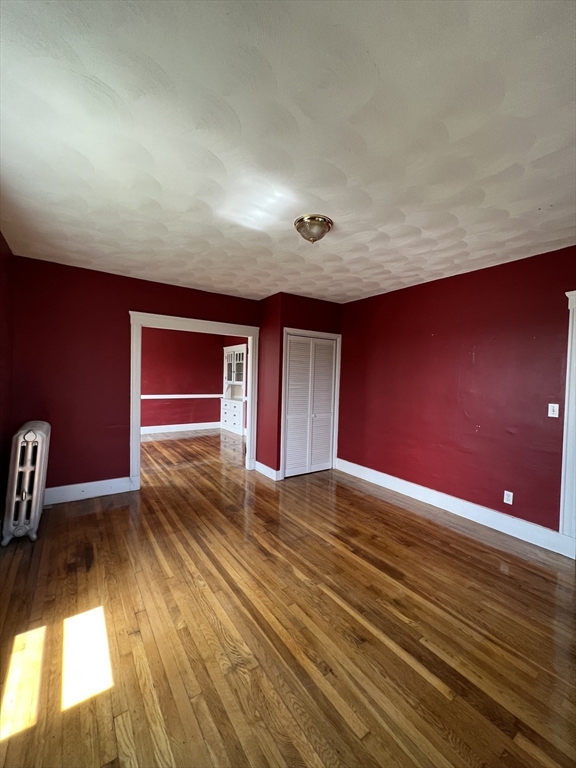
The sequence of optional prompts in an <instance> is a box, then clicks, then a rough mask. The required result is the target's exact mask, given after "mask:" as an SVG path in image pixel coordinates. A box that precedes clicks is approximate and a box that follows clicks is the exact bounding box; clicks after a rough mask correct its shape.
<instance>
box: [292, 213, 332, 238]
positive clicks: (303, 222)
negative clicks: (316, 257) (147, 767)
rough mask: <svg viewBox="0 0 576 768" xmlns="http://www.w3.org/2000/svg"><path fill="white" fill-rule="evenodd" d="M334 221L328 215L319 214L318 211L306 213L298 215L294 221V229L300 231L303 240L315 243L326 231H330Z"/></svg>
mask: <svg viewBox="0 0 576 768" xmlns="http://www.w3.org/2000/svg"><path fill="white" fill-rule="evenodd" d="M333 224H334V222H333V221H332V219H329V218H328V216H321V215H320V214H319V213H308V214H306V216H298V218H297V219H296V221H295V222H294V226H295V227H296V230H297V231H298V232H300V234H301V235H302V237H303V238H304V240H309V241H310V242H311V243H315V242H316V241H317V240H322V238H323V237H324V235H325V234H326V233H327V232H330V230H331V229H332V225H333Z"/></svg>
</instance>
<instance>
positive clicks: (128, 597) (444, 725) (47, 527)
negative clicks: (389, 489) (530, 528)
mask: <svg viewBox="0 0 576 768" xmlns="http://www.w3.org/2000/svg"><path fill="white" fill-rule="evenodd" d="M142 451H143V489H142V491H141V492H140V493H133V494H124V495H118V496H110V497H105V498H101V499H94V500H86V501H82V502H75V503H70V504H62V505H58V506H55V507H53V508H52V509H49V510H47V511H46V512H45V514H44V515H43V518H42V523H41V530H40V535H39V538H38V541H37V542H36V543H35V544H31V543H30V542H29V541H27V540H26V541H24V540H20V541H17V542H16V541H15V542H12V543H11V544H10V545H9V546H8V547H6V548H4V549H2V550H1V551H0V579H1V584H2V603H1V612H0V622H1V624H0V626H1V640H2V644H1V661H2V679H3V680H5V679H6V676H7V667H8V663H9V661H10V657H11V654H12V643H13V639H14V637H15V636H16V635H22V634H24V633H29V632H30V631H31V630H40V629H41V628H42V627H46V629H45V630H42V631H43V632H45V635H44V653H43V660H42V658H40V659H38V660H37V661H36V664H35V665H34V664H33V665H32V666H31V668H30V669H29V671H28V672H26V673H24V672H22V677H21V678H20V684H21V685H24V683H25V684H26V685H28V686H29V687H30V689H32V688H33V687H34V684H36V685H37V684H38V681H39V682H40V688H39V703H38V713H37V722H36V723H35V724H31V722H33V720H34V712H33V711H32V714H31V715H30V713H29V714H28V717H29V718H31V719H32V721H31V722H30V720H29V721H28V722H29V726H30V727H28V728H27V729H26V730H22V731H21V732H19V733H14V734H13V735H11V736H8V737H7V738H5V739H4V740H2V741H1V742H0V765H1V766H10V768H20V766H26V768H28V766H30V767H32V766H33V767H34V768H36V767H40V766H44V768H59V766H69V767H70V768H80V767H82V768H83V767H84V766H94V767H95V768H96V767H98V768H100V767H101V766H105V767H106V768H119V767H120V766H122V767H123V766H126V767H127V768H137V767H138V766H140V768H148V767H150V768H152V766H184V767H185V768H212V767H213V768H241V767H242V766H257V767H258V768H263V767H264V766H313V767H314V768H322V766H327V767H328V766H329V767H330V768H332V767H333V766H334V767H335V766H342V767H343V768H344V767H346V768H351V767H352V766H357V767H358V768H376V766H386V768H388V767H390V768H391V767H392V766H401V767H404V766H406V767H408V766H426V768H443V767H445V768H448V766H462V768H464V767H468V766H473V767H474V768H479V767H480V766H487V767H488V768H495V767H496V766H502V767H506V768H520V767H521V766H524V767H526V768H537V767H542V766H546V767H547V768H550V767H551V766H552V767H556V766H564V767H565V768H567V767H568V766H574V765H575V762H574V761H575V758H576V755H575V734H574V721H575V715H576V695H575V689H574V683H575V680H574V663H573V661H574V659H573V651H574V614H573V609H574V595H575V576H574V564H573V563H572V562H571V561H569V560H568V559H565V558H562V557H560V556H556V555H553V554H549V553H546V552H544V551H542V550H539V549H537V548H535V547H532V546H530V545H527V544H523V543H521V542H517V541H515V540H512V539H509V538H508V537H505V536H503V535H502V534H498V533H495V532H491V531H487V530H486V529H483V528H481V527H480V526H477V525H475V524H473V523H468V522H467V521H464V520H461V519H458V518H455V517H453V516H450V515H448V514H444V513H442V512H439V511H437V510H433V509H431V508H427V507H425V506H424V505H421V504H418V503H416V502H408V500H406V499H402V497H394V496H393V495H392V494H387V493H386V492H384V491H382V489H378V488H375V487H374V486H371V485H369V484H367V483H363V482H361V481H358V480H354V479H351V478H349V477H347V476H346V475H343V474H341V473H338V472H333V471H328V472H321V473H317V474H314V475H307V476H301V477H294V478H290V479H289V480H286V481H283V482H280V483H274V482H273V481H270V480H268V479H267V478H265V477H263V476H262V475H259V474H257V473H256V472H246V471H245V470H244V469H243V468H242V448H241V443H240V442H239V438H236V437H235V436H234V435H230V436H229V435H223V437H222V439H221V436H220V434H219V433H211V434H207V433H202V434H201V433H195V434H194V435H193V436H192V437H187V436H186V437H179V439H171V440H154V441H146V442H144V443H143V446H142ZM400 502H402V503H403V504H404V506H405V507H406V506H408V507H410V508H411V509H412V510H414V511H411V509H402V508H401V507H400V506H398V504H400ZM99 606H103V609H104V617H105V621H106V627H107V635H108V645H109V658H110V662H111V668H112V675H113V680H114V682H113V685H112V687H110V688H108V689H107V690H105V691H104V692H101V693H98V694H97V695H95V696H92V697H91V698H88V699H86V700H85V701H83V702H81V703H78V704H76V705H74V706H71V707H70V708H68V709H66V710H65V711H61V697H62V692H61V689H62V675H63V671H62V669H63V663H64V664H65V665H66V664H68V658H67V656H68V654H71V653H73V652H76V653H77V654H79V658H80V661H81V662H82V658H83V654H84V656H85V657H86V658H85V659H84V662H83V663H84V664H85V665H86V666H87V667H88V668H90V671H92V672H94V670H93V669H92V666H93V665H95V664H96V663H97V657H98V653H100V655H102V647H101V646H102V642H101V641H98V634H97V632H96V631H92V630H90V631H88V630H87V631H86V634H85V636H84V637H85V641H82V637H83V636H82V635H80V636H79V637H80V638H81V639H80V641H79V640H76V641H75V643H76V646H75V645H74V641H73V639H72V637H73V635H72V633H71V632H70V633H69V634H68V635H67V636H66V637H64V634H65V632H64V629H63V622H64V620H65V619H67V618H69V617H73V616H75V615H77V614H81V613H83V612H86V611H89V610H91V609H95V608H98V607H99ZM98 615H99V614H98V612H93V613H92V614H90V616H92V617H94V618H95V619H97V616H98ZM75 636H76V637H78V635H75ZM29 637H30V636H29V635H25V638H24V639H22V638H20V640H19V641H18V642H19V645H18V647H17V649H16V650H17V653H19V652H20V651H21V652H22V653H28V652H30V653H31V652H32V651H31V650H30V649H33V648H35V647H36V646H35V645H34V643H33V642H32V641H31V640H29ZM34 637H35V641H34V642H36V641H37V639H38V634H36V635H34ZM97 643H99V647H96V645H95V644H97ZM104 646H105V642H104ZM63 647H65V648H66V653H65V654H64V658H63ZM18 649H20V650H18ZM22 649H23V650H22ZM17 653H16V654H14V658H16V657H17ZM18 658H20V657H18ZM76 661H78V660H76ZM16 669H17V665H16V662H14V663H13V671H12V673H11V674H12V677H13V678H14V679H15V676H16V674H17V672H16V671H14V670H16ZM70 674H72V673H70ZM92 678H94V679H98V680H100V679H102V680H103V679H104V677H99V674H92V675H91V676H90V679H92ZM35 680H36V683H35ZM75 681H76V682H80V683H81V682H84V680H83V676H82V675H78V674H76V678H75ZM73 682H74V680H73ZM88 693H90V692H88ZM33 701H34V694H33V693H28V695H27V698H26V701H25V703H26V702H27V703H28V704H30V702H32V704H33Z"/></svg>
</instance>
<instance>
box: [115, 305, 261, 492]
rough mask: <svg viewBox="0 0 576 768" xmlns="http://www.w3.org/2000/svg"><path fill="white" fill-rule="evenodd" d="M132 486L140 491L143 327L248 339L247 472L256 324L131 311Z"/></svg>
mask: <svg viewBox="0 0 576 768" xmlns="http://www.w3.org/2000/svg"><path fill="white" fill-rule="evenodd" d="M130 324H131V343H130V486H131V488H132V490H135V491H137V490H138V489H139V488H140V441H141V436H140V402H141V395H142V391H141V374H142V328H162V329H164V330H168V331H188V332H190V333H213V334H217V335H219V336H245V337H246V339H247V344H248V366H249V372H248V381H247V382H246V408H247V411H248V413H247V429H246V469H254V465H255V462H256V411H257V392H258V336H259V333H260V329H259V328H256V327H255V326H252V325H235V324H233V323H216V322H212V321H210V320H196V319H192V318H187V317H172V316H170V315H154V314H148V313H147V312H135V311H131V312H130Z"/></svg>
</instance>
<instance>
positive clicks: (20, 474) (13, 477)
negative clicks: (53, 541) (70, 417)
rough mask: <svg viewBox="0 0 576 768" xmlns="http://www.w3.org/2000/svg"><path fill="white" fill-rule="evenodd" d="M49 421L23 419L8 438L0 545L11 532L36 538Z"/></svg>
mask: <svg viewBox="0 0 576 768" xmlns="http://www.w3.org/2000/svg"><path fill="white" fill-rule="evenodd" d="M49 445H50V424H48V423H47V422H46V421H27V422H26V424H24V425H23V426H22V427H21V428H20V429H19V430H18V432H16V434H15V435H14V437H13V438H12V453H11V455H10V474H9V475H8V491H7V493H6V511H5V513H4V525H3V526H2V546H5V545H6V544H8V542H9V541H10V539H11V538H12V537H13V536H29V537H30V539H31V541H36V536H37V531H38V525H39V524H40V515H41V514H42V507H43V503H44V490H45V488H46V469H47V467H48V447H49Z"/></svg>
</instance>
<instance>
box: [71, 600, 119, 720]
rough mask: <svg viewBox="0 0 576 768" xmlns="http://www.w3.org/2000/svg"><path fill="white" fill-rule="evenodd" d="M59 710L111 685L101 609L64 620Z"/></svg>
mask: <svg viewBox="0 0 576 768" xmlns="http://www.w3.org/2000/svg"><path fill="white" fill-rule="evenodd" d="M62 664H63V668H62V711H64V710H66V709H70V707H73V706H74V705H75V704H79V703H80V702H82V701H86V699H90V698H91V697H92V696H96V695H97V694H99V693H102V692H103V691H107V690H108V689H109V688H112V686H113V685H114V680H113V678H112V667H111V665H110V651H109V649H108V636H107V634H106V619H105V618H104V608H103V607H102V606H99V607H98V608H93V609H92V610H91V611H85V612H84V613H79V614H77V615H76V616H71V617H70V618H68V619H65V620H64V646H63V651H62Z"/></svg>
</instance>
